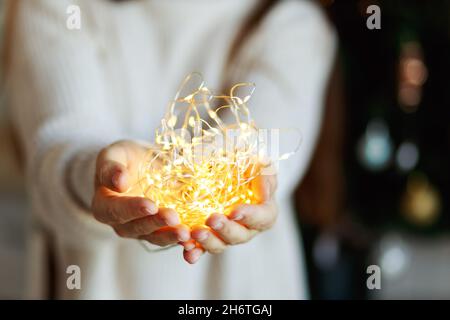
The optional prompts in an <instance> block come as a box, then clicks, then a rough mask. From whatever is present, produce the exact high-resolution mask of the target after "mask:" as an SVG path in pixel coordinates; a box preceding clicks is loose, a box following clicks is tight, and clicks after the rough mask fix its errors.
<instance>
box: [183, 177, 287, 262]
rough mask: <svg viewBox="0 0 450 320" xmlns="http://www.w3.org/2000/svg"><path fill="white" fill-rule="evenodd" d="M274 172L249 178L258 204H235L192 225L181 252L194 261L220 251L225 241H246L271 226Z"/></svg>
mask: <svg viewBox="0 0 450 320" xmlns="http://www.w3.org/2000/svg"><path fill="white" fill-rule="evenodd" d="M276 186H277V179H276V175H260V176H258V177H256V178H255V179H254V180H253V181H252V185H251V187H252V189H253V192H254V194H255V195H256V197H257V200H258V204H244V205H239V206H237V207H236V208H235V209H234V210H233V211H232V212H231V213H230V214H229V215H228V216H225V215H223V214H213V215H211V216H209V217H208V219H207V220H206V223H205V224H206V226H196V227H193V228H192V231H191V236H192V239H191V240H189V241H187V242H185V243H184V244H183V246H184V252H183V256H184V259H185V260H186V261H187V262H189V263H196V262H197V261H198V260H199V258H200V256H201V255H202V254H203V253H204V252H209V253H212V254H215V253H221V252H223V251H224V250H225V249H226V248H227V247H228V246H229V245H236V244H241V243H245V242H248V241H249V240H251V239H252V238H253V237H254V236H255V235H257V234H258V233H260V232H262V231H264V230H267V229H269V228H271V227H272V226H273V225H274V223H275V221H276V218H277V215H278V211H277V206H276V202H275V200H274V193H275V190H276Z"/></svg>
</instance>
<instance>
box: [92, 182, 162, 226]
mask: <svg viewBox="0 0 450 320" xmlns="http://www.w3.org/2000/svg"><path fill="white" fill-rule="evenodd" d="M92 212H93V214H94V217H95V218H96V219H97V220H98V221H100V222H102V223H106V224H110V225H116V224H124V223H127V222H129V221H132V220H135V219H139V218H143V217H146V216H149V215H154V214H156V213H157V212H158V207H157V206H156V204H155V203H154V202H152V201H150V200H149V199H146V198H142V197H129V196H121V195H119V194H117V193H115V192H113V191H111V190H109V189H107V188H105V187H100V188H99V189H97V191H96V193H95V196H94V200H93V203H92Z"/></svg>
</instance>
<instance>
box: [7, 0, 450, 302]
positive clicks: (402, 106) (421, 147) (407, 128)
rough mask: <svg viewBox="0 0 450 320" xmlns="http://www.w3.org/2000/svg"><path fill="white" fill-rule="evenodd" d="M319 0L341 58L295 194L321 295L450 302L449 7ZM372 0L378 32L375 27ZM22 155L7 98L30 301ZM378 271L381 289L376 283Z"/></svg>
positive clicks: (12, 209) (16, 274)
mask: <svg viewBox="0 0 450 320" xmlns="http://www.w3.org/2000/svg"><path fill="white" fill-rule="evenodd" d="M316 2H317V3H318V4H319V5H320V6H322V7H323V9H324V11H326V13H327V15H328V17H329V19H330V22H331V23H332V24H333V25H334V26H335V29H336V31H337V34H338V37H339V53H338V56H337V59H336V64H335V67H334V70H333V73H332V76H331V79H330V85H329V88H328V91H327V99H326V101H327V103H326V113H325V119H324V124H323V128H322V132H321V136H320V139H319V143H318V146H317V149H316V151H315V155H314V158H313V161H312V164H311V167H310V168H309V171H308V173H307V175H306V177H305V179H304V180H303V181H302V183H301V185H300V186H299V188H298V190H297V193H296V200H297V204H298V205H297V208H298V213H299V215H298V217H299V223H300V226H301V229H302V235H303V242H304V245H305V248H306V258H307V265H308V276H309V285H310V291H311V298H313V299H392V298H404V299H408V298H428V299H432V298H444V299H450V232H449V231H450V214H449V213H450V212H449V211H450V207H449V199H450V194H449V193H450V172H449V171H450V168H449V163H450V152H449V149H450V148H449V147H450V125H449V120H450V90H449V82H450V81H449V77H450V20H449V18H450V1H446V0H442V1H439V0H436V1H420V0H413V1H411V0H408V1H407V0H397V1H387V0H385V1H381V0H379V1H376V0H370V1H369V0H360V1H348V0H334V1H333V0H321V1H319V0H317V1H316ZM373 4H375V5H378V6H379V7H380V8H381V29H379V30H376V29H375V30H369V29H368V28H367V27H366V20H367V18H368V17H369V16H370V14H368V13H366V9H367V7H368V6H369V5H373ZM1 5H2V4H1V2H0V26H3V23H2V20H3V19H2V17H3V13H4V11H3V10H2V7H1ZM0 28H1V27H0ZM1 37H2V33H1V29H0V40H1ZM0 72H1V70H0ZM14 154H15V151H14V142H13V138H12V135H11V134H10V128H9V123H8V117H7V115H6V112H5V106H4V99H3V96H2V95H1V94H0V218H1V223H0V298H20V297H22V295H23V292H24V283H25V281H24V269H25V264H26V261H25V239H26V228H25V225H26V223H25V221H26V219H27V203H26V195H25V188H24V183H23V177H22V175H21V172H20V169H19V168H18V166H17V164H16V160H15V158H14ZM373 264H375V265H378V266H380V268H381V275H382V281H381V290H368V289H367V286H366V280H367V277H368V276H369V275H368V274H367V272H366V270H367V267H368V266H369V265H373Z"/></svg>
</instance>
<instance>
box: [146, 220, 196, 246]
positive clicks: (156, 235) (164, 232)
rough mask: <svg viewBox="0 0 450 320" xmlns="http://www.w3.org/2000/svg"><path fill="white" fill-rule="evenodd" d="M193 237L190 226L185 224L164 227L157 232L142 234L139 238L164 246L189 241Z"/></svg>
mask: <svg viewBox="0 0 450 320" xmlns="http://www.w3.org/2000/svg"><path fill="white" fill-rule="evenodd" d="M190 238H191V234H190V231H189V228H188V227H186V226H185V225H178V226H176V227H162V228H160V229H158V230H156V231H155V232H153V233H151V234H148V235H145V236H140V237H139V239H142V240H147V241H148V242H151V243H153V244H156V245H158V246H161V247H164V246H168V245H171V244H175V243H178V242H180V241H181V242H184V241H188V240H189V239H190Z"/></svg>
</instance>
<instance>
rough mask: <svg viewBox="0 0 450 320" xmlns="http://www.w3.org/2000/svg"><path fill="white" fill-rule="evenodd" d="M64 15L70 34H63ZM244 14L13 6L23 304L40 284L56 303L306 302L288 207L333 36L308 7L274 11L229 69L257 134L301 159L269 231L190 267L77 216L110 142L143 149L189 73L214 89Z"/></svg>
mask: <svg viewBox="0 0 450 320" xmlns="http://www.w3.org/2000/svg"><path fill="white" fill-rule="evenodd" d="M73 3H75V4H78V5H79V6H80V7H81V14H82V16H81V17H82V28H81V30H68V29H67V28H66V19H67V17H68V15H67V13H66V9H67V7H68V6H69V5H70V4H73ZM256 3H257V0H247V1H243V0H215V1H211V0H189V1H187V0H170V1H167V0H147V1H146V0H141V1H129V2H123V3H114V2H112V1H105V0H102V1H101V0H79V1H73V0H72V1H70V0H21V1H20V8H19V11H18V16H17V17H16V20H15V21H16V26H15V31H14V32H15V34H14V41H13V46H12V50H13V54H12V56H13V59H12V62H11V65H10V77H9V79H8V86H9V88H8V93H9V105H10V107H11V115H12V117H13V121H14V124H15V126H16V128H17V131H18V133H19V134H20V137H21V141H22V145H23V150H24V153H25V156H26V172H27V178H28V180H27V185H28V188H29V193H30V196H31V204H32V210H33V226H32V232H31V234H30V244H31V245H30V258H31V259H32V260H31V261H30V263H29V266H30V278H29V284H30V291H29V292H30V297H33V298H42V297H45V295H46V294H48V291H45V290H44V289H46V288H48V287H49V286H50V284H51V283H52V286H53V288H54V289H56V291H54V292H53V294H54V295H55V296H56V297H57V298H85V299H91V298H100V299H103V298H111V299H117V298H126V299H128V298H138V299H205V298H206V299H208V298H213V299H254V298H258V299H259V298H261V299H264V298H270V299H281V298H287V299H291V298H292V299H297V298H307V297H308V295H307V284H306V280H305V275H304V262H303V254H302V248H301V245H300V244H301V243H300V239H299V232H298V228H297V226H296V222H295V220H294V219H295V217H294V216H295V212H294V209H293V204H292V200H291V195H292V192H293V190H294V188H295V186H296V185H297V184H298V183H299V181H300V179H301V177H302V175H303V174H304V172H305V170H306V168H307V165H308V161H309V160H310V156H311V154H312V151H313V148H314V143H315V141H316V138H317V135H318V132H319V129H320V120H321V115H322V102H323V95H324V89H325V86H326V83H327V77H328V73H329V69H330V65H331V62H332V58H333V55H334V50H335V36H334V33H333V31H332V30H331V29H330V28H329V26H328V25H327V23H326V21H325V19H324V17H323V15H322V13H321V12H320V10H318V8H316V6H315V5H313V4H311V3H310V2H308V1H287V0H286V1H282V2H281V3H280V4H279V5H277V6H276V7H275V8H274V9H273V10H272V11H271V12H270V13H269V14H268V15H267V16H266V17H265V19H264V21H263V24H262V25H261V27H260V28H259V29H258V30H257V32H256V34H255V36H254V37H253V38H252V39H251V40H250V41H249V42H248V43H247V45H246V46H245V47H244V50H243V51H242V52H241V55H240V56H239V59H238V62H237V64H236V65H235V66H234V68H233V69H232V70H233V75H232V76H233V79H234V80H236V81H251V82H255V83H256V86H257V89H256V92H255V95H254V97H253V98H252V100H251V102H250V108H251V111H252V114H253V117H254V118H255V120H256V123H257V124H258V126H259V127H261V128H299V129H300V130H301V133H302V137H303V139H302V145H301V148H300V150H299V152H297V153H296V154H295V156H293V157H291V158H290V159H289V160H287V161H284V162H282V163H281V164H280V172H279V175H278V179H279V190H278V191H277V201H278V204H279V213H280V214H279V218H278V221H277V223H276V225H275V227H274V228H273V229H271V230H269V231H267V232H265V233H263V234H261V235H259V236H257V237H256V238H255V239H253V240H252V241H250V242H249V243H247V244H244V245H239V246H233V247H230V248H229V249H227V250H226V252H225V253H223V254H221V255H215V256H213V255H208V254H206V255H204V256H203V257H202V258H201V259H200V261H199V262H198V263H197V264H195V265H189V264H187V263H186V262H185V261H183V259H182V248H181V247H180V246H178V247H176V248H172V249H170V250H167V251H163V252H153V253H149V252H147V251H145V250H144V249H143V248H142V247H141V246H140V245H139V243H138V242H137V241H136V240H127V239H121V238H118V237H117V236H116V235H115V234H114V232H113V231H112V229H111V228H110V227H108V226H106V225H103V224H101V223H99V222H97V221H95V220H94V218H93V217H92V215H91V213H90V212H89V209H87V208H89V204H90V201H91V198H92V195H93V177H94V162H95V156H96V153H97V152H98V150H99V149H100V148H101V147H104V146H106V145H107V144H109V143H112V142H114V141H116V140H119V139H145V140H152V139H153V133H154V129H155V128H156V126H157V125H158V124H159V121H160V119H161V117H162V116H163V114H164V110H165V106H166V105H167V102H168V101H169V100H170V99H171V98H173V95H174V93H175V91H176V88H177V86H178V85H179V83H180V81H181V80H182V79H183V78H184V76H185V75H187V74H188V73H190V72H192V71H199V72H201V73H202V74H203V76H204V78H205V80H206V81H207V83H208V84H209V87H211V88H217V89H219V88H220V87H221V81H222V79H223V66H224V63H225V60H226V57H227V53H228V49H229V46H230V43H231V41H232V39H233V38H234V37H235V35H236V32H237V30H238V29H239V27H240V26H241V24H242V22H243V20H244V18H245V17H246V16H247V14H248V13H249V12H250V10H252V8H253V7H254V6H255V4H256ZM290 139H291V140H289V139H287V140H286V141H284V142H283V141H282V145H283V144H285V146H287V147H289V145H292V144H293V143H294V142H293V141H292V138H290ZM66 173H69V174H66ZM83 203H84V205H81V204H83ZM48 256H51V258H52V260H51V261H53V262H54V263H53V267H52V270H53V271H52V272H51V273H49V270H50V265H49V263H48V261H49V259H48ZM69 265H78V266H80V268H81V276H82V277H81V279H82V280H81V283H82V288H81V290H68V289H67V287H66V279H67V276H68V275H67V274H66V268H67V267H68V266H69ZM50 280H52V281H50Z"/></svg>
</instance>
